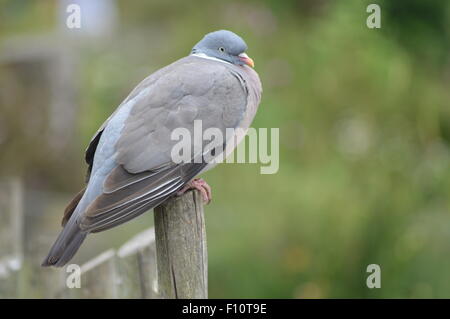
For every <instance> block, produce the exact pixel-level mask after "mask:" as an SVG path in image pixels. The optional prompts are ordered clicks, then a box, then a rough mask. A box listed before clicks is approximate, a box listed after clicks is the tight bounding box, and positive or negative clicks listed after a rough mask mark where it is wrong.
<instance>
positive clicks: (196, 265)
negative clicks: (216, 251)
mask: <svg viewBox="0 0 450 319" xmlns="http://www.w3.org/2000/svg"><path fill="white" fill-rule="evenodd" d="M155 235H156V256H157V261H158V287H159V294H160V296H161V297H162V298H172V299H173V298H176V299H198V298H208V280H207V278H208V273H207V269H208V267H207V266H208V260H207V249H206V231H205V219H204V212H203V202H202V197H201V195H200V193H199V192H198V191H189V192H186V193H185V194H184V195H183V196H180V197H173V198H171V199H169V200H168V201H166V202H165V203H164V204H162V205H160V206H158V207H156V208H155Z"/></svg>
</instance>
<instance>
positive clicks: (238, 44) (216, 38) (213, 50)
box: [191, 30, 254, 67]
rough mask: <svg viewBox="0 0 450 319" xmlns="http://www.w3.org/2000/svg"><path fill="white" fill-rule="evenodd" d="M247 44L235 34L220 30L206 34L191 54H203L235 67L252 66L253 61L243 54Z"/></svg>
mask: <svg viewBox="0 0 450 319" xmlns="http://www.w3.org/2000/svg"><path fill="white" fill-rule="evenodd" d="M246 50H247V44H246V43H245V41H244V40H242V38H241V37H240V36H238V35H237V34H235V33H233V32H231V31H228V30H220V31H215V32H211V33H208V34H207V35H205V36H204V37H203V39H202V40H200V42H198V43H197V44H196V45H195V46H194V47H193V48H192V51H191V53H192V54H204V55H207V56H209V57H212V58H216V59H220V60H223V61H226V62H230V63H233V64H237V65H249V66H251V67H253V66H254V63H253V60H252V59H251V58H249V57H248V56H247V54H245V51H246Z"/></svg>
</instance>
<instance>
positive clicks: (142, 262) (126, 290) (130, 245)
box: [117, 228, 158, 299]
mask: <svg viewBox="0 0 450 319" xmlns="http://www.w3.org/2000/svg"><path fill="white" fill-rule="evenodd" d="M117 256H118V257H119V258H118V261H117V266H118V267H117V268H118V277H119V297H120V298H146V299H155V298H157V297H158V294H157V289H158V288H157V275H156V273H157V272H156V252H155V230H154V229H153V228H150V229H148V230H146V231H143V232H142V233H140V234H138V235H136V236H135V237H133V238H132V239H131V240H129V241H128V242H126V243H125V244H124V245H122V247H121V248H120V249H119V251H118V252H117Z"/></svg>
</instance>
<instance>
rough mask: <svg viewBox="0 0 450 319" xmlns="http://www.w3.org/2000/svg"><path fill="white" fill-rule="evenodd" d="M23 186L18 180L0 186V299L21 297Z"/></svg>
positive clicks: (13, 179) (11, 180)
mask: <svg viewBox="0 0 450 319" xmlns="http://www.w3.org/2000/svg"><path fill="white" fill-rule="evenodd" d="M22 225H23V185H22V181H21V180H20V179H19V178H17V177H16V178H12V179H10V180H9V181H7V182H2V183H1V184H0V298H13V297H17V295H18V293H19V292H18V285H19V270H20V267H21V265H22V260H23V250H22V241H23V228H22Z"/></svg>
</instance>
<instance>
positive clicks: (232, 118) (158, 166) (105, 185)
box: [42, 31, 261, 266]
mask: <svg viewBox="0 0 450 319" xmlns="http://www.w3.org/2000/svg"><path fill="white" fill-rule="evenodd" d="M230 34H231V35H230ZM232 35H234V34H232V33H231V32H229V31H219V32H217V33H216V34H215V35H214V34H212V35H207V36H206V37H205V38H206V39H208V41H207V42H208V43H207V45H206V48H207V49H208V50H213V49H214V48H215V47H216V46H217V45H220V48H222V47H223V46H225V47H226V48H227V50H228V48H230V50H231V51H232V50H236V52H234V51H233V52H231V51H230V52H228V51H227V54H232V55H233V56H236V57H237V58H236V59H238V60H239V61H241V62H242V59H241V58H239V56H238V54H240V53H243V52H237V51H240V50H237V49H236V48H238V47H242V48H243V49H244V50H245V49H246V45H245V42H243V40H242V39H240V38H239V37H238V39H237V40H236V38H234V37H233V36H232ZM234 36H235V37H237V36H236V35H234ZM205 38H204V39H205ZM211 39H212V40H211ZM214 39H216V41H213V40H214ZM202 41H203V40H202ZM202 41H200V42H199V43H198V44H197V45H196V47H194V50H193V52H194V53H195V54H197V53H201V54H206V53H207V51H208V50H206V51H205V48H204V45H202ZM234 41H238V42H237V43H235V42H234ZM241 41H242V43H243V45H242V43H241ZM215 42H217V43H215ZM227 43H228V46H227ZM218 51H220V50H218ZM205 52H206V53H205ZM222 53H223V52H222V51H220V52H219V53H217V55H219V59H220V60H212V59H210V58H208V57H213V58H217V57H216V56H214V55H212V54H211V53H210V54H207V57H200V56H196V55H195V54H194V55H190V56H188V57H185V58H182V59H180V60H178V61H176V62H174V63H172V64H170V65H168V66H166V67H164V68H162V69H160V70H159V71H157V72H155V73H153V74H152V75H150V76H149V77H147V78H146V79H144V80H143V81H142V82H141V83H140V84H139V85H138V86H137V87H136V88H135V89H134V90H133V91H132V92H131V93H130V95H129V96H128V97H127V98H126V99H125V100H124V102H122V103H121V105H120V106H119V107H118V109H117V110H116V111H115V112H114V113H113V114H112V115H111V116H110V117H109V118H108V120H107V121H106V122H105V123H104V124H103V125H102V126H101V128H100V129H99V131H98V132H97V133H96V134H95V136H94V138H93V139H92V141H91V143H90V145H89V147H88V149H87V151H86V161H87V163H88V165H89V168H88V184H87V187H86V189H85V190H84V192H83V191H82V192H80V193H79V194H78V195H77V197H76V198H75V199H74V200H73V201H72V202H71V203H70V204H69V206H68V208H67V209H66V212H65V216H64V220H63V224H64V225H65V226H64V229H63V231H62V232H61V234H60V235H59V237H58V238H57V240H56V242H55V244H54V245H53V247H52V249H51V250H50V253H49V255H48V256H47V257H46V258H45V260H44V262H43V264H42V265H43V266H51V265H54V266H63V265H64V264H66V263H67V262H68V261H69V260H70V259H71V258H72V257H73V255H74V254H75V253H76V251H77V249H78V247H79V246H80V245H81V243H82V242H83V240H84V238H85V237H86V235H87V234H88V233H91V232H99V231H103V230H106V229H109V228H111V227H114V226H117V225H119V224H122V223H124V222H126V221H128V220H130V219H132V218H134V217H136V216H138V215H139V214H142V213H144V212H146V211H148V210H149V209H151V208H153V207H155V206H157V205H159V204H161V203H162V202H164V201H165V200H167V199H168V198H169V197H170V196H173V195H174V194H175V193H176V192H177V191H178V190H180V189H181V188H182V187H183V186H184V185H186V183H188V182H189V181H190V180H192V179H193V178H194V177H195V176H197V175H198V174H200V173H201V172H203V171H205V170H206V169H208V168H209V166H210V165H208V163H205V162H200V163H194V162H192V163H181V164H176V163H173V162H172V160H171V150H172V147H173V146H174V145H175V143H176V141H173V140H171V139H170V134H171V132H172V131H173V130H174V129H175V128H179V127H183V128H187V129H188V130H189V131H191V132H192V131H193V125H194V121H195V120H202V126H203V130H205V129H207V128H210V127H211V128H212V127H214V128H218V129H220V130H221V131H222V132H223V134H224V136H225V129H226V128H227V127H233V128H243V129H247V128H248V127H249V125H250V123H251V121H252V119H253V117H254V115H255V113H256V110H257V107H258V104H259V101H260V97H261V83H260V81H259V77H258V75H257V74H256V72H255V71H254V70H253V69H252V68H250V67H248V66H244V65H242V64H243V63H235V64H233V63H228V62H229V61H228V60H227V59H222V58H220V55H221V54H222Z"/></svg>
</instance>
